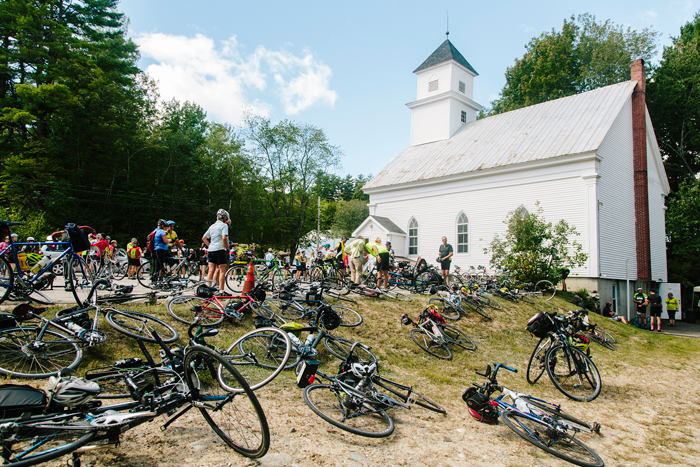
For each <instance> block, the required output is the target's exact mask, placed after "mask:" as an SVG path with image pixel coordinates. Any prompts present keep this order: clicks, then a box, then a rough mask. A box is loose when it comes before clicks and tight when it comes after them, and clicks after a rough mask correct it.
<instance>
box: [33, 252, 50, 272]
mask: <svg viewBox="0 0 700 467" xmlns="http://www.w3.org/2000/svg"><path fill="white" fill-rule="evenodd" d="M50 262H51V260H50V259H49V257H48V256H42V257H41V259H40V260H39V261H38V262H37V263H36V264H35V265H34V266H33V267H32V269H31V271H32V274H36V273H38V272H39V271H41V270H42V269H44V267H45V266H48V265H49V263H50Z"/></svg>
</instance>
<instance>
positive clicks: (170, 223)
mask: <svg viewBox="0 0 700 467" xmlns="http://www.w3.org/2000/svg"><path fill="white" fill-rule="evenodd" d="M165 224H166V225H167V226H171V225H172V226H173V227H177V223H176V222H175V221H168V222H166V223H165Z"/></svg>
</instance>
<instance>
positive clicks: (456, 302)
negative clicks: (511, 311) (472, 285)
mask: <svg viewBox="0 0 700 467" xmlns="http://www.w3.org/2000/svg"><path fill="white" fill-rule="evenodd" d="M437 294H438V295H439V297H436V298H431V299H430V300H429V301H428V303H429V304H430V305H434V306H435V307H436V308H437V310H438V311H439V312H440V314H441V315H442V316H444V317H445V318H447V319H449V320H452V321H456V320H458V319H459V318H460V317H461V316H462V315H463V314H464V315H466V314H467V312H469V311H475V312H476V313H478V314H480V315H481V316H483V317H484V318H486V319H488V320H490V319H492V318H491V315H490V314H489V312H488V311H486V310H485V306H486V305H485V302H482V301H481V300H480V298H479V297H478V296H476V294H472V292H471V290H469V289H467V288H465V287H464V286H462V285H452V286H451V287H449V288H448V287H447V286H444V285H443V286H440V287H438V291H437ZM493 302H494V303H495V302H496V301H495V300H493ZM489 303H491V301H489ZM494 306H495V305H494ZM498 306H499V307H500V305H498Z"/></svg>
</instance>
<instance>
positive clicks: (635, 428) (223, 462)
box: [47, 356, 700, 467]
mask: <svg viewBox="0 0 700 467" xmlns="http://www.w3.org/2000/svg"><path fill="white" fill-rule="evenodd" d="M689 357H691V356H689ZM690 360H694V356H692V357H691V358H690ZM621 368H623V370H622V371H620V374H619V375H618V376H614V377H610V376H609V375H608V376H606V375H605V372H604V371H603V372H601V373H602V376H603V383H604V386H603V391H602V394H601V396H600V397H599V398H598V399H596V400H595V401H594V402H592V403H576V402H573V401H569V400H566V399H565V398H564V397H563V396H562V395H561V394H559V393H558V392H557V391H556V390H555V389H554V388H553V386H552V385H551V383H550V382H549V381H543V382H540V383H538V384H537V385H535V386H532V387H529V386H527V384H526V383H525V387H521V388H514V389H521V390H523V391H528V392H530V393H533V394H537V395H540V396H542V397H544V398H547V399H549V400H552V401H556V402H559V403H562V405H563V407H564V409H565V411H568V412H569V413H571V414H572V415H575V416H576V417H578V418H581V419H583V420H597V421H599V422H600V423H601V424H602V425H603V428H602V430H601V435H580V436H581V439H582V440H583V441H584V442H585V443H586V444H588V445H589V446H591V447H592V448H593V449H594V450H595V451H596V452H598V454H599V455H600V456H601V457H602V458H603V459H604V461H605V463H606V465H610V466H616V465H620V466H622V465H624V466H654V465H674V466H697V465H698V464H699V463H700V441H698V440H699V439H700V423H698V422H699V421H700V395H699V390H698V381H699V380H700V379H699V378H698V374H699V372H700V364H698V362H697V361H694V362H692V363H691V362H672V363H670V364H669V363H668V362H659V363H658V366H657V367H646V368H645V369H644V371H640V369H639V368H638V367H635V366H634V365H633V364H628V363H623V362H621ZM423 386H424V389H423V391H422V392H423V393H424V394H425V395H429V397H431V398H433V399H434V400H436V401H437V402H439V403H441V404H442V405H443V406H444V407H445V408H446V409H447V412H448V413H447V415H439V414H436V413H433V412H430V411H426V410H423V409H420V408H417V409H415V410H411V411H407V410H399V409H397V410H395V411H394V412H393V413H392V417H393V419H394V422H395V424H396V430H395V432H394V434H393V435H392V436H390V437H388V438H385V439H378V440H375V439H370V438H364V437H360V436H355V435H352V434H349V433H346V432H344V431H342V430H339V429H337V428H335V427H333V426H331V425H329V424H327V423H325V422H324V421H323V420H321V419H320V418H318V417H317V416H315V415H314V414H313V413H312V412H311V410H310V409H309V408H308V407H307V406H306V405H305V404H304V402H303V399H302V390H300V389H298V388H296V386H294V385H293V383H292V381H291V378H290V377H289V376H284V377H282V378H281V379H280V380H279V381H275V382H273V383H272V384H271V385H269V386H267V387H265V388H262V389H260V390H259V392H258V396H259V399H260V401H261V404H262V405H263V408H264V410H265V414H266V416H267V419H268V422H269V425H270V431H271V438H272V439H271V444H270V450H269V452H268V454H267V456H265V457H264V458H262V459H259V460H249V459H245V458H243V457H241V456H239V455H238V454H236V453H234V452H232V451H231V450H227V449H226V448H225V447H224V445H223V443H222V442H221V441H220V440H219V439H218V438H217V437H216V435H215V434H214V432H213V431H211V430H210V429H209V428H208V426H207V425H206V423H205V422H204V420H203V419H202V418H201V416H200V415H199V414H198V413H197V412H194V411H192V412H191V413H189V414H188V415H186V416H185V417H183V419H180V420H179V421H177V422H176V423H175V424H173V425H172V426H171V427H169V428H168V430H167V431H164V432H163V431H161V430H160V429H159V423H158V421H157V420H156V421H154V422H152V423H150V424H146V425H142V426H141V427H138V428H136V429H134V430H131V431H129V432H127V433H125V434H124V435H123V436H122V442H121V445H119V446H117V447H107V448H102V449H100V450H96V451H91V452H88V453H85V454H83V456H82V459H83V466H192V467H195V466H196V467H200V466H255V465H262V466H300V467H301V466H318V465H329V466H336V465H337V466H371V465H378V466H379V465H381V466H386V467H389V466H404V465H410V466H422V465H425V466H464V465H489V466H520V465H523V466H525V465H527V466H532V465H541V466H555V465H562V464H566V463H565V462H562V461H560V460H558V459H557V458H555V457H553V456H551V455H549V454H547V453H545V452H543V451H541V450H539V449H536V448H534V447H533V446H531V445H529V444H528V443H526V442H525V441H523V440H522V439H521V438H519V437H518V436H516V435H515V434H514V433H513V432H511V431H510V430H509V429H508V428H507V427H506V426H505V425H503V424H502V423H500V424H499V425H496V426H489V425H484V424H481V423H478V422H477V421H475V420H474V419H472V418H471V417H470V416H469V415H468V414H467V412H466V410H465V405H464V403H463V402H462V401H461V398H460V395H461V392H460V391H461V389H460V390H459V391H457V390H453V391H451V392H449V393H441V392H440V390H439V389H438V388H437V387H436V386H434V387H425V385H423ZM465 387H466V383H465ZM669 396H675V397H678V399H674V398H671V397H669ZM65 462H66V459H65V458H64V459H63V460H61V461H55V462H53V463H50V464H47V465H56V466H58V465H65Z"/></svg>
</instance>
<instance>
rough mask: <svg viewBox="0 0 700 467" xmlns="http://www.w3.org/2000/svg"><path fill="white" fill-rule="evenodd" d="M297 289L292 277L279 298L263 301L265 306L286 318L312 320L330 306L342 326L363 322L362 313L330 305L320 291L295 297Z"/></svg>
mask: <svg viewBox="0 0 700 467" xmlns="http://www.w3.org/2000/svg"><path fill="white" fill-rule="evenodd" d="M295 290H296V282H295V281H294V279H292V280H291V281H290V282H288V283H287V284H286V285H285V288H284V289H283V290H282V291H280V293H279V295H278V297H279V298H268V299H267V300H265V301H264V302H263V306H264V307H265V308H267V309H268V310H271V311H272V312H273V313H274V314H275V315H277V316H279V317H281V318H284V319H304V318H309V319H311V320H313V319H315V318H317V317H318V316H320V312H321V311H322V310H324V309H325V308H327V307H330V308H331V309H332V310H333V311H334V312H335V313H336V314H337V315H338V316H339V317H340V326H344V327H355V326H359V325H360V324H362V315H360V314H359V313H358V312H357V311H355V310H353V309H352V308H348V307H346V306H342V305H328V304H326V303H324V302H323V301H322V300H321V298H322V297H321V294H320V293H318V291H317V293H318V295H314V296H311V295H310V294H307V298H304V299H299V298H295V296H294V291H295Z"/></svg>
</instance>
